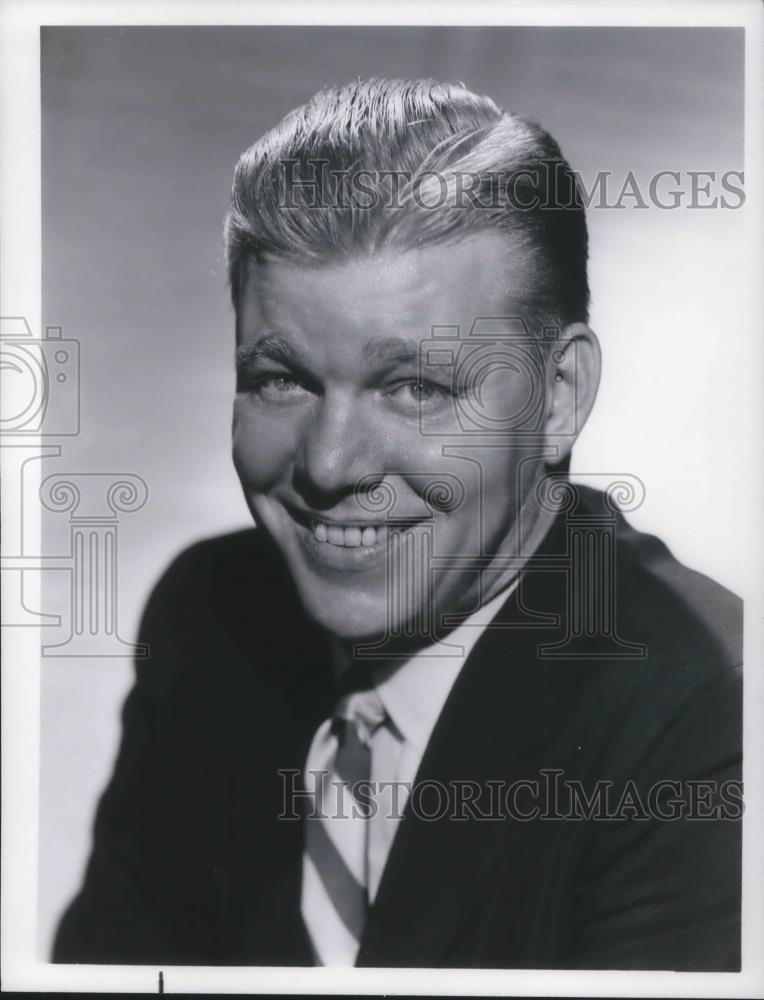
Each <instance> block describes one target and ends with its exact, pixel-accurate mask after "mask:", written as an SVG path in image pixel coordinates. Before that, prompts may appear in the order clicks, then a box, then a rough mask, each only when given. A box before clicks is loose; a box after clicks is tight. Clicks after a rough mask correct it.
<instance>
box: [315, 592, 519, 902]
mask: <svg viewBox="0 0 764 1000" xmlns="http://www.w3.org/2000/svg"><path fill="white" fill-rule="evenodd" d="M515 586H516V581H515V582H513V584H512V585H511V586H510V587H507V588H506V589H504V590H503V591H501V593H499V594H497V595H496V596H495V597H493V598H492V599H491V600H490V601H489V602H488V603H487V604H485V605H483V607H481V608H479V609H478V610H477V611H476V612H475V613H474V614H472V615H471V616H470V617H469V618H467V619H466V620H465V621H464V622H463V623H462V624H461V625H459V626H458V627H457V628H456V629H454V631H453V632H450V633H449V634H448V636H447V637H446V639H445V640H444V641H442V642H436V643H434V644H433V645H431V646H427V647H426V648H424V649H421V650H419V651H418V652H416V653H415V654H414V655H413V656H412V657H411V659H410V660H408V661H407V662H406V663H404V664H403V665H398V664H394V665H392V666H386V667H384V668H380V669H376V670H375V669H374V668H372V673H373V676H374V679H375V687H376V689H377V692H378V693H379V696H380V697H381V699H382V702H383V704H384V707H385V709H386V711H387V714H388V716H389V720H388V722H387V724H385V725H383V726H381V727H380V728H379V729H377V730H376V732H375V733H374V735H373V737H372V739H371V741H370V743H369V746H370V747H371V781H372V783H373V785H374V787H376V788H379V787H380V783H381V782H388V783H392V784H390V785H388V786H387V787H384V788H383V789H382V791H381V793H379V794H377V795H376V796H375V801H376V804H377V811H376V814H375V815H373V816H372V817H371V819H370V820H369V828H368V857H367V876H366V885H367V888H368V894H369V900H370V901H373V900H374V897H375V896H376V894H377V890H378V888H379V883H380V880H381V878H382V873H383V871H384V868H385V864H386V862H387V857H388V855H389V853H390V848H391V847H392V843H393V840H394V839H395V834H396V832H397V829H398V824H399V822H400V819H401V816H402V813H403V809H404V807H405V805H406V801H407V799H408V796H409V793H410V790H411V783H412V782H413V780H414V778H415V776H416V773H417V771H418V769H419V765H420V763H421V761H422V757H423V756H424V752H425V749H426V747H427V744H428V742H429V740H430V736H431V734H432V731H433V729H434V728H435V723H436V722H437V720H438V716H439V715H440V713H441V711H442V710H443V706H444V705H445V703H446V699H447V698H448V695H449V693H450V691H451V688H452V687H453V685H454V683H455V681H456V678H457V677H458V676H459V672H460V671H461V669H462V667H463V666H464V664H465V662H466V660H467V657H468V656H469V654H470V653H471V651H472V649H473V647H474V646H475V643H476V642H477V641H478V639H479V638H480V636H481V635H482V633H483V632H484V631H485V629H486V627H487V626H488V625H489V624H490V622H491V620H492V619H493V618H494V617H495V615H496V614H497V613H498V611H499V609H500V608H501V606H502V605H503V604H504V602H505V601H506V600H507V598H508V597H509V595H510V594H511V592H512V590H513V589H514V587H515ZM330 727H331V720H330V719H327V720H326V721H325V722H324V723H322V725H321V726H320V727H319V729H318V731H317V732H316V735H315V737H314V739H313V742H312V744H311V747H310V750H309V752H308V759H307V762H306V765H305V770H306V773H308V772H310V771H316V770H317V771H320V770H321V769H322V768H323V767H324V766H325V762H324V760H323V758H322V751H321V748H322V746H323V745H324V744H325V743H326V739H327V734H328V733H329V730H330ZM305 895H306V894H304V898H303V905H304V906H305V905H306V898H305ZM318 895H319V894H318V890H316V891H315V892H308V893H307V897H308V900H307V903H308V905H310V906H311V908H312V909H315V907H316V906H318V905H324V904H323V902H322V901H321V900H320V899H319V898H317V897H318ZM314 896H315V897H316V898H313V897H314Z"/></svg>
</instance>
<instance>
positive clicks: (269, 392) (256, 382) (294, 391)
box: [250, 375, 308, 402]
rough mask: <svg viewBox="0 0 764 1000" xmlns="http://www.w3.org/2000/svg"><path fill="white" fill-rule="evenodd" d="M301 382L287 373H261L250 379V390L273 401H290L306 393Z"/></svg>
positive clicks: (262, 397)
mask: <svg viewBox="0 0 764 1000" xmlns="http://www.w3.org/2000/svg"><path fill="white" fill-rule="evenodd" d="M307 391H308V390H307V389H306V387H305V386H304V385H303V383H302V382H300V381H298V380H297V379H294V378H291V377H290V376H289V375H261V376H259V377H258V378H256V379H253V380H252V383H251V385H250V392H253V393H255V394H256V395H257V396H260V398H261V399H265V400H270V401H273V402H284V401H291V400H294V399H299V398H302V396H304V395H306V394H307Z"/></svg>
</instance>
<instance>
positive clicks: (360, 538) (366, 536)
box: [313, 521, 385, 549]
mask: <svg viewBox="0 0 764 1000" xmlns="http://www.w3.org/2000/svg"><path fill="white" fill-rule="evenodd" d="M384 532H385V529H384V528H383V527H380V528H374V527H372V526H371V525H367V526H366V527H365V528H361V527H359V526H358V525H355V524H352V525H348V527H347V528H343V527H341V526H340V525H336V524H332V525H326V524H323V523H322V522H320V521H319V522H316V523H315V524H314V525H313V537H314V538H315V540H316V541H317V542H328V543H329V544H330V545H339V546H340V547H343V548H349V549H356V548H359V547H363V548H367V549H368V548H371V546H372V545H376V544H377V542H381V541H383V539H384Z"/></svg>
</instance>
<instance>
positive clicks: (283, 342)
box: [236, 333, 299, 368]
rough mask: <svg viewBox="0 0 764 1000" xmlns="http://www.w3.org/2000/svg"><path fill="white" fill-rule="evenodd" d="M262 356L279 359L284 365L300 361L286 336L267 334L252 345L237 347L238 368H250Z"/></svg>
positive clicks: (272, 359) (273, 359) (274, 359)
mask: <svg viewBox="0 0 764 1000" xmlns="http://www.w3.org/2000/svg"><path fill="white" fill-rule="evenodd" d="M262 358H267V359H268V360H269V361H278V362H281V364H284V365H296V364H298V361H299V357H298V354H297V351H296V350H295V349H294V347H292V345H291V344H290V343H289V341H288V340H287V339H286V337H282V336H279V334H275V333H269V334H266V335H265V336H263V337H261V338H260V339H259V340H258V341H256V343H254V344H253V345H252V346H251V347H244V346H241V345H240V346H239V347H237V348H236V366H237V368H248V367H250V366H251V365H254V364H255V362H257V361H260V360H261V359H262Z"/></svg>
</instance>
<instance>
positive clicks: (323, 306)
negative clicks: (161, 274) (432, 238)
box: [240, 232, 535, 337]
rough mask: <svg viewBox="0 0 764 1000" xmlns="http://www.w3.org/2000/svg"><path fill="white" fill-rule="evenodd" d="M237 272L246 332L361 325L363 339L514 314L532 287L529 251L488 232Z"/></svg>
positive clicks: (250, 265)
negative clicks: (273, 326) (265, 327)
mask: <svg viewBox="0 0 764 1000" xmlns="http://www.w3.org/2000/svg"><path fill="white" fill-rule="evenodd" d="M245 269H246V270H245V275H244V281H243V283H242V296H241V301H240V313H241V315H240V320H241V321H242V324H243V326H244V327H245V328H250V329H251V328H252V327H260V326H262V325H263V324H265V325H269V324H271V323H278V324H280V325H281V327H282V329H283V326H284V324H286V325H287V326H289V325H290V324H294V325H295V327H296V328H298V329H302V328H304V327H305V326H306V325H307V326H311V325H312V324H314V323H318V322H329V323H335V322H336V323H338V324H340V325H342V324H344V323H349V324H351V325H352V324H358V323H362V324H363V327H364V330H365V331H366V333H367V334H368V336H369V337H372V336H382V335H387V336H389V335H390V332H391V329H395V330H398V331H400V333H401V334H402V335H406V333H407V331H408V332H409V333H412V334H414V335H415V336H422V335H423V328H427V329H429V328H430V327H432V326H435V325H449V324H450V325H459V326H466V327H468V328H469V326H471V325H472V323H473V321H474V319H475V318H476V317H479V316H497V315H518V314H522V312H523V311H526V310H527V309H528V308H529V306H530V304H531V303H532V301H533V298H534V296H533V291H534V289H535V281H534V277H535V275H534V270H535V268H534V262H533V259H532V257H531V255H529V254H527V253H523V252H522V250H521V248H519V247H514V248H513V247H508V246H507V243H506V241H505V240H504V239H503V237H502V235H501V234H498V233H495V232H484V233H478V234H475V235H473V236H472V237H469V238H465V239H463V240H460V241H458V242H453V243H443V244H436V245H432V246H425V247H421V248H416V249H413V250H403V251H401V250H394V249H392V248H388V249H385V250H382V251H377V252H373V253H369V252H364V251H359V252H358V253H357V254H354V255H353V256H351V257H347V258H342V259H340V260H337V259H333V258H332V257H330V256H327V260H326V261H325V262H314V261H311V262H302V261H287V260H283V259H265V260H259V259H254V258H252V259H250V260H249V261H247V263H246V264H245Z"/></svg>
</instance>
